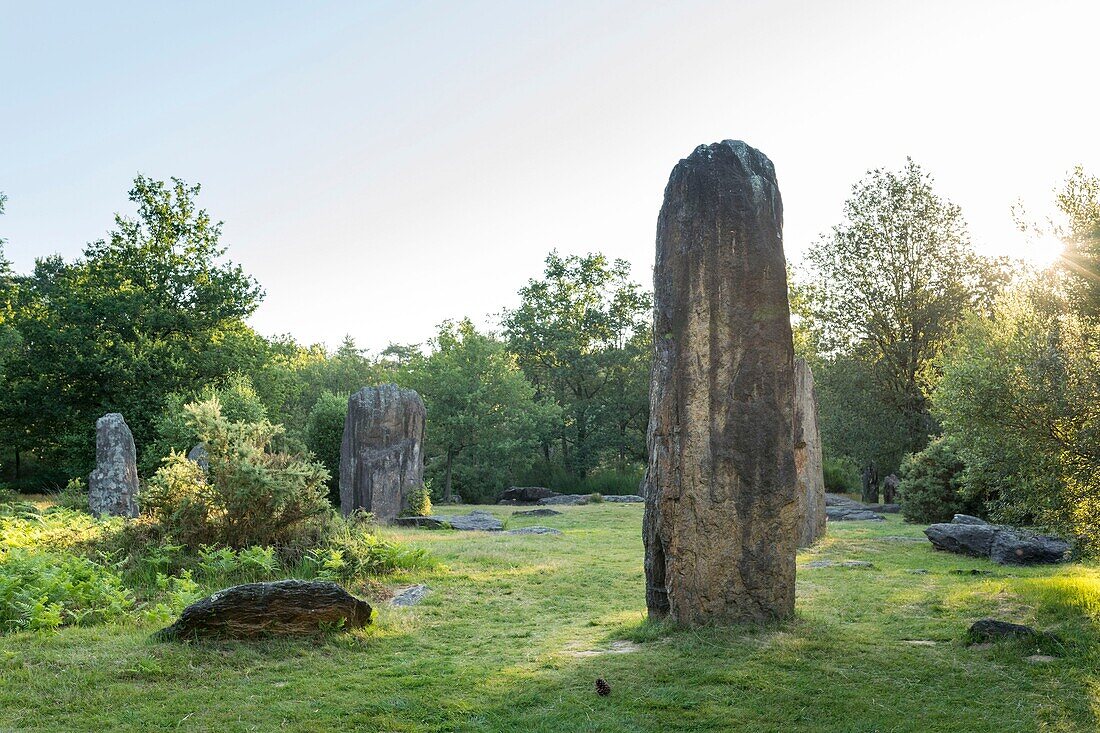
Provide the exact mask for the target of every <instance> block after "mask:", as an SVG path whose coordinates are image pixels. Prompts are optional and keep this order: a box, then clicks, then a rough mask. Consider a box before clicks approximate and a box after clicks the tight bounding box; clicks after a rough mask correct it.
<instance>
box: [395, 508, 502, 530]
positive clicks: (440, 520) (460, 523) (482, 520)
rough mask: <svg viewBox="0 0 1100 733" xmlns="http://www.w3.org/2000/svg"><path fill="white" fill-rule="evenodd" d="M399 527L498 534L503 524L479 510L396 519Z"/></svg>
mask: <svg viewBox="0 0 1100 733" xmlns="http://www.w3.org/2000/svg"><path fill="white" fill-rule="evenodd" d="M394 521H395V523H396V524H397V525H398V526H401V527H422V528H424V529H459V530H464V531H481V532H499V531H500V530H502V529H504V523H503V522H502V521H500V520H499V519H497V518H496V517H494V516H493V515H492V514H490V513H489V512H483V511H481V510H480V509H478V510H475V511H472V512H470V513H469V514H433V515H432V516H430V517H398V518H397V519H396V520H394Z"/></svg>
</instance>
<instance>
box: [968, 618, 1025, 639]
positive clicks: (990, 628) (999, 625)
mask: <svg viewBox="0 0 1100 733" xmlns="http://www.w3.org/2000/svg"><path fill="white" fill-rule="evenodd" d="M969 635H970V638H971V640H972V641H995V640H997V639H1003V638H1005V637H1012V636H1038V635H1039V632H1038V631H1036V630H1035V629H1033V628H1031V627H1030V626H1024V625H1023V624H1013V623H1009V622H1008V621H998V620H997V619H994V618H983V619H979V620H978V621H975V622H974V623H973V624H971V625H970V630H969Z"/></svg>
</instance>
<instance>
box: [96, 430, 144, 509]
mask: <svg viewBox="0 0 1100 733" xmlns="http://www.w3.org/2000/svg"><path fill="white" fill-rule="evenodd" d="M137 494H138V472H137V448H136V447H135V446H134V435H133V433H131V432H130V428H129V426H128V425H127V424H126V421H125V420H123V419H122V415H120V414H118V413H117V412H109V413H107V414H106V415H104V416H103V417H101V418H99V419H98V420H96V421H95V470H94V471H92V473H91V474H90V475H89V476H88V506H89V508H90V509H91V510H92V514H94V515H96V516H97V517H100V516H104V515H106V516H111V517H136V516H137V515H138V505H137Z"/></svg>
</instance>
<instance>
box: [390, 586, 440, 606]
mask: <svg viewBox="0 0 1100 733" xmlns="http://www.w3.org/2000/svg"><path fill="white" fill-rule="evenodd" d="M429 590H431V589H430V588H428V586H426V585H413V586H409V587H408V588H406V589H405V590H403V591H401V592H400V593H397V594H396V595H394V597H393V598H392V599H390V605H391V606H402V607H407V606H415V605H416V604H418V603H420V602H421V601H422V600H424V597H425V596H427V595H428V591H429Z"/></svg>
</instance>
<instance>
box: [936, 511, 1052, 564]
mask: <svg viewBox="0 0 1100 733" xmlns="http://www.w3.org/2000/svg"><path fill="white" fill-rule="evenodd" d="M924 534H925V536H926V537H928V541H929V542H931V543H932V546H933V547H935V548H936V549H937V550H944V551H946V552H956V553H959V554H963V555H972V556H974V557H988V558H989V559H990V560H992V561H993V562H995V563H998V564H1000V565H1038V564H1047V563H1057V562H1061V561H1062V560H1064V559H1065V556H1066V553H1067V552H1069V550H1070V544H1069V542H1067V541H1066V540H1064V539H1062V538H1061V537H1054V536H1052V535H1041V534H1036V533H1034V532H1028V531H1026V530H1022V529H1017V528H1015V527H1009V526H1006V525H1002V524H989V523H988V522H986V521H985V520H982V519H979V518H977V517H972V516H970V515H967V514H956V515H955V516H954V518H953V519H952V520H951V523H950V524H948V523H940V524H933V525H930V526H929V527H928V528H927V529H925V530H924Z"/></svg>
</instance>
